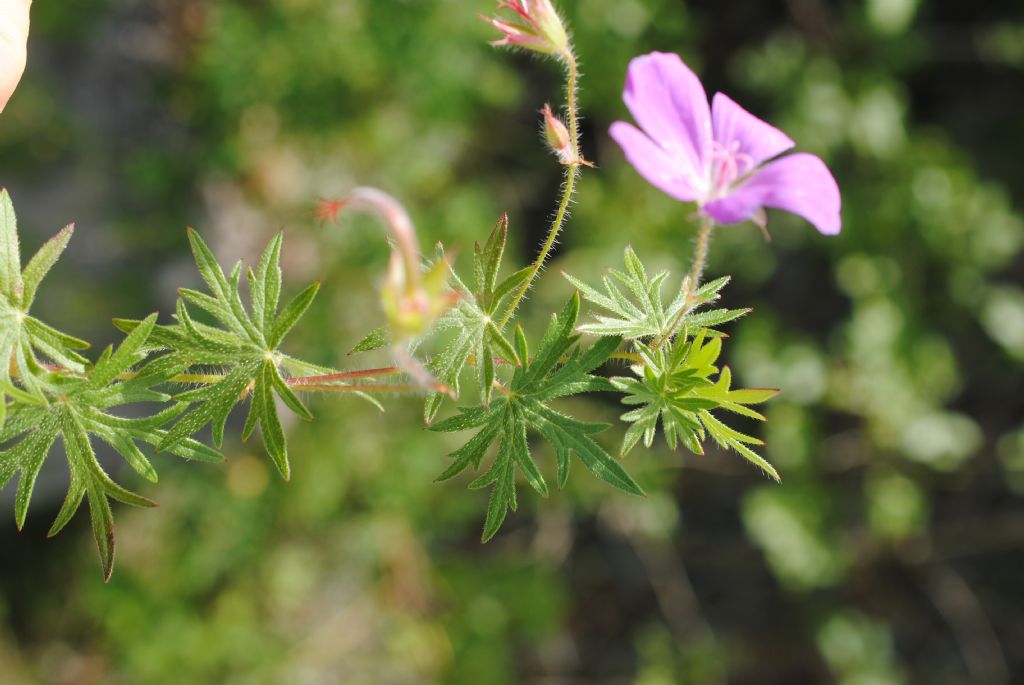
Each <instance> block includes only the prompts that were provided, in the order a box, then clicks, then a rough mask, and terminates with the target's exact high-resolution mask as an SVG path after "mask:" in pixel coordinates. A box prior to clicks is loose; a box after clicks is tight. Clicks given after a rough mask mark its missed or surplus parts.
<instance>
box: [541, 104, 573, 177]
mask: <svg viewBox="0 0 1024 685" xmlns="http://www.w3.org/2000/svg"><path fill="white" fill-rule="evenodd" d="M540 112H541V114H543V115H544V138H545V140H547V143H548V146H549V147H550V148H551V151H552V152H554V153H555V156H556V157H558V161H560V162H561V163H562V164H568V163H570V162H571V161H572V160H573V157H574V155H573V151H572V139H571V138H570V137H569V129H567V128H566V127H565V124H564V123H562V120H561V119H559V118H558V117H556V116H555V115H554V113H553V112H552V111H551V105H544V109H542V110H541V111H540Z"/></svg>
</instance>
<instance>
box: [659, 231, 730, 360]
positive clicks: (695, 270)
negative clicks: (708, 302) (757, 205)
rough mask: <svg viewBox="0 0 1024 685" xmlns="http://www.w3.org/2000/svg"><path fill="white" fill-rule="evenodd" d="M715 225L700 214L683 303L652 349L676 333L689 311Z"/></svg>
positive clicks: (684, 282) (685, 280)
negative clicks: (695, 245) (698, 229)
mask: <svg viewBox="0 0 1024 685" xmlns="http://www.w3.org/2000/svg"><path fill="white" fill-rule="evenodd" d="M714 227H715V222H714V221H712V219H711V217H709V216H708V215H706V214H702V215H701V222H700V231H698V233H697V247H696V248H694V251H693V265H692V266H690V273H689V274H687V276H686V278H685V279H684V280H683V288H684V289H685V292H686V297H685V299H684V300H683V305H682V306H681V307H680V308H679V311H678V312H677V313H676V315H675V317H673V319H672V323H671V324H670V325H669V326H668V328H666V329H665V332H664V333H662V334H661V336H660V337H659V338H658V339H657V340H655V341H654V345H653V349H655V350H657V349H658V348H660V347H661V346H662V345H664V344H665V343H666V342H667V341H669V340H671V339H672V336H674V335H675V334H676V329H678V328H679V324H681V323H682V321H683V318H684V317H685V316H686V315H687V314H688V313H689V312H690V303H691V302H692V300H693V298H694V295H695V294H696V293H697V290H698V289H699V288H700V279H701V277H702V276H703V275H704V265H705V264H706V263H707V260H708V248H709V247H710V245H711V231H712V229H713V228H714Z"/></svg>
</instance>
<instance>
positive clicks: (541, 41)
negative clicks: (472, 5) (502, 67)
mask: <svg viewBox="0 0 1024 685" xmlns="http://www.w3.org/2000/svg"><path fill="white" fill-rule="evenodd" d="M498 9H499V10H501V9H508V10H512V11H513V12H515V13H516V14H518V15H519V16H518V17H517V18H515V19H512V20H506V19H497V18H487V17H484V21H486V22H488V23H490V24H491V25H492V26H494V28H496V29H498V30H499V31H501V32H502V33H503V34H504V37H503V38H501V39H499V40H496V41H492V42H491V45H514V46H518V47H521V48H525V49H527V50H533V51H535V52H542V53H544V54H548V55H565V54H566V53H568V52H569V36H568V35H567V34H566V32H565V26H563V25H562V19H561V18H560V17H559V16H558V13H557V12H556V11H555V8H554V6H553V5H552V4H551V0H502V1H501V2H499V3H498Z"/></svg>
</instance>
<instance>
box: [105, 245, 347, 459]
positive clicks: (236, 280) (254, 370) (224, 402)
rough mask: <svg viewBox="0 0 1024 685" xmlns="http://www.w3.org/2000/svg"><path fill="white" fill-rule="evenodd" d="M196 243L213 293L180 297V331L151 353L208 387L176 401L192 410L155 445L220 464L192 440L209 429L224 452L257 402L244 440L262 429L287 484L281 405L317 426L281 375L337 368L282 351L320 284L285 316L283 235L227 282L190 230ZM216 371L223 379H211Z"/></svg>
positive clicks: (152, 344)
mask: <svg viewBox="0 0 1024 685" xmlns="http://www.w3.org/2000/svg"><path fill="white" fill-rule="evenodd" d="M188 237H189V242H190V244H191V246H192V252H193V255H194V256H195V260H196V266H197V267H198V269H199V272H200V275H201V276H202V278H203V281H204V282H205V283H206V285H207V287H208V288H209V293H203V292H199V291H195V290H189V289H182V290H180V291H179V293H180V298H179V300H178V304H177V319H178V322H177V324H175V325H171V326H155V327H153V328H152V330H151V331H150V333H149V335H148V342H147V343H146V347H147V348H148V349H150V350H154V349H155V350H158V351H166V353H167V354H165V355H163V357H161V359H164V360H167V361H166V362H165V365H166V366H167V367H169V368H173V367H174V366H175V364H177V367H178V368H175V369H174V373H175V374H182V376H183V377H186V378H187V377H194V378H199V379H202V380H203V382H204V385H202V386H201V387H198V388H193V389H190V390H186V391H184V392H181V393H180V394H178V395H177V396H176V397H175V399H176V400H177V401H178V402H179V403H182V404H184V405H187V406H188V410H187V411H181V412H179V413H178V414H176V415H175V417H174V418H175V419H176V420H175V422H174V424H173V425H172V426H170V428H169V429H167V430H166V431H160V432H159V434H158V437H156V440H155V441H156V444H157V448H158V449H160V450H168V451H172V452H175V453H177V454H179V455H182V456H187V458H206V459H209V458H217V457H219V455H218V454H217V453H216V452H213V451H212V450H211V451H210V452H209V453H208V452H203V451H201V445H199V443H196V442H194V441H192V440H191V439H190V438H191V436H192V435H194V434H195V433H196V432H198V431H199V430H200V429H202V428H203V427H205V426H206V425H208V424H209V425H210V426H211V430H212V433H213V442H214V444H215V445H217V446H218V447H219V446H220V445H221V444H223V439H224V429H225V426H226V424H227V420H228V417H229V415H230V414H231V412H232V411H233V410H234V409H235V407H237V406H238V405H239V404H240V403H241V402H243V401H244V400H246V399H248V398H251V400H252V405H251V406H250V410H249V415H248V418H247V420H246V423H245V427H244V429H243V438H245V437H248V436H249V434H250V433H251V432H252V431H253V430H254V429H255V428H256V426H257V425H259V426H260V429H261V430H260V432H261V434H262V436H263V442H264V446H265V447H266V449H267V453H268V454H269V456H270V458H271V460H272V461H273V462H274V464H275V465H276V466H277V468H278V470H279V471H280V472H281V473H282V475H284V476H285V477H286V478H287V477H288V457H287V450H286V443H285V439H284V431H283V429H282V427H281V422H280V418H279V417H278V414H277V408H276V405H275V401H274V398H275V396H276V397H280V398H281V399H282V401H283V402H284V404H285V405H286V406H287V407H288V408H289V409H290V410H291V411H294V412H295V413H297V414H299V415H300V416H302V417H303V418H304V419H307V420H309V419H312V414H311V413H310V412H309V410H308V409H307V408H306V407H305V406H304V405H303V404H302V402H301V401H300V400H299V398H298V396H297V395H296V394H295V392H294V391H293V390H292V388H291V387H290V386H289V385H288V383H287V381H286V380H285V378H284V376H283V375H282V372H281V369H282V368H286V369H288V371H289V372H292V373H293V372H295V370H300V372H304V373H310V374H313V375H316V374H333V373H336V371H335V370H334V369H328V368H325V367H322V366H319V365H316V364H312V363H309V362H304V361H302V360H299V359H295V358H293V357H289V356H288V355H286V354H284V353H283V352H281V351H280V350H279V349H278V348H279V346H280V345H281V343H282V341H283V340H284V338H285V336H286V335H287V334H288V332H289V331H290V330H291V329H292V328H293V327H294V326H295V324H296V323H297V322H298V321H299V319H301V318H302V316H303V314H305V313H306V311H307V310H308V309H309V306H310V304H311V303H312V302H313V299H314V298H315V297H316V294H317V291H318V289H319V284H318V283H313V284H312V285H310V286H308V287H307V288H306V289H304V290H303V291H301V292H300V293H299V294H298V295H297V296H296V297H295V298H294V299H293V300H292V301H291V302H289V303H288V304H287V305H286V306H285V307H284V309H283V310H282V311H280V312H279V311H278V304H279V302H280V295H281V280H282V279H281V269H280V258H281V246H282V236H281V234H278V235H276V236H274V238H273V239H272V240H271V241H270V243H269V244H268V245H267V247H266V249H265V250H264V251H263V254H262V256H261V257H260V260H259V263H258V264H257V266H256V268H255V269H251V268H250V269H243V267H242V264H241V263H238V264H236V265H235V266H234V267H233V268H232V269H231V271H230V273H228V274H227V275H226V276H225V274H224V270H223V269H222V268H221V266H220V264H218V263H217V261H216V259H215V258H214V256H213V253H212V252H211V251H210V249H209V247H207V245H206V243H204V242H203V240H202V238H201V237H200V236H199V234H198V233H196V232H195V231H193V230H191V229H189V233H188ZM243 272H244V273H245V275H246V277H247V279H248V286H249V296H250V297H249V304H250V310H251V311H246V308H245V306H244V304H243V302H242V298H241V294H240V289H241V279H242V274H243ZM190 305H191V306H195V307H199V308H200V309H202V310H203V311H205V312H206V313H207V314H209V315H210V316H211V317H213V319H214V320H215V322H216V323H217V324H218V325H216V326H211V325H207V324H205V323H202V322H200V321H197V320H195V319H194V318H193V317H192V315H191V313H190V311H189V306H190ZM115 323H116V324H117V325H118V327H119V328H121V329H122V330H126V331H131V332H132V334H133V335H134V334H135V333H136V332H137V331H138V330H139V328H140V324H139V323H137V322H131V321H124V320H118V321H116V322H115ZM211 366H212V367H215V368H217V369H218V370H220V373H219V374H211V373H210V371H209V367H211ZM150 437H154V436H153V435H151V436H150Z"/></svg>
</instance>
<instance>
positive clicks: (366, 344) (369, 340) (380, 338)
mask: <svg viewBox="0 0 1024 685" xmlns="http://www.w3.org/2000/svg"><path fill="white" fill-rule="evenodd" d="M390 343H391V333H390V332H389V331H388V329H387V327H385V326H381V327H380V328H375V329H373V330H372V331H370V334H369V335H367V336H366V337H365V338H363V339H362V340H360V341H359V343H358V344H357V345H356V346H355V347H353V348H352V350H351V351H350V352H349V354H355V353H356V352H372V351H373V350H379V349H380V348H382V347H386V346H387V345H389V344H390Z"/></svg>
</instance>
